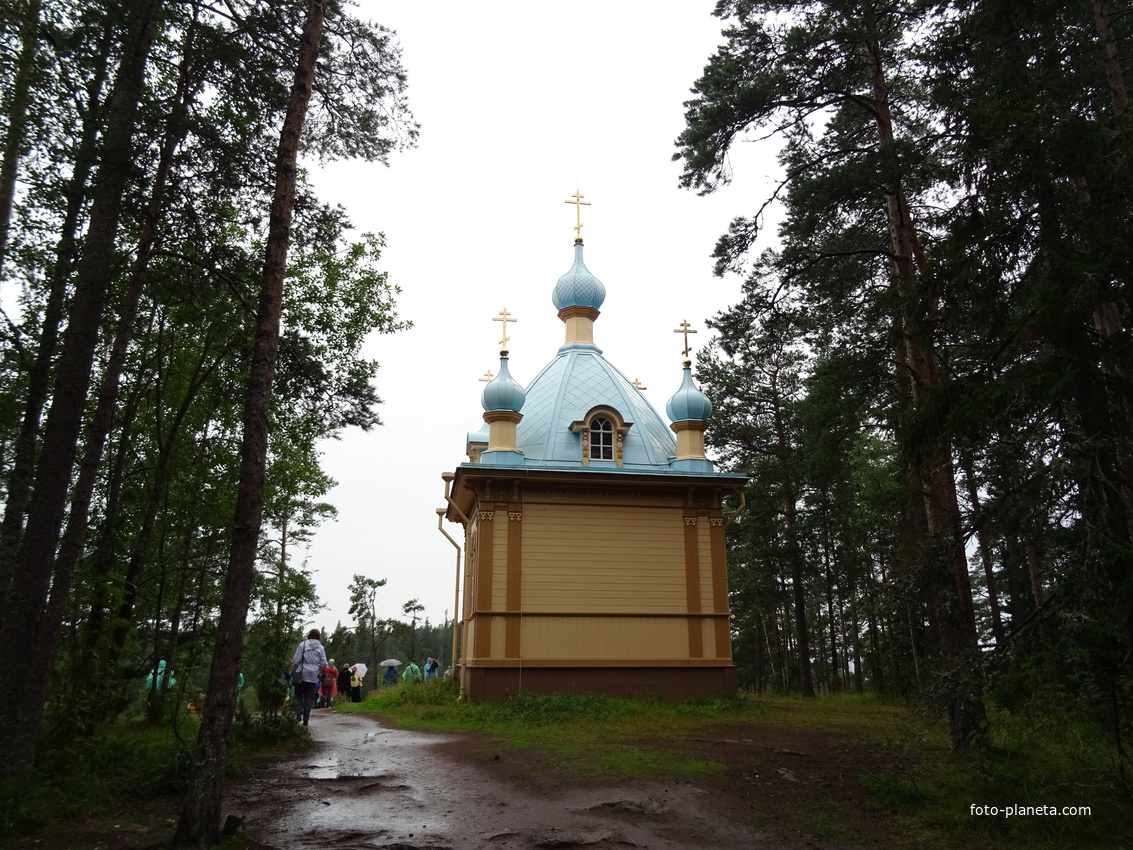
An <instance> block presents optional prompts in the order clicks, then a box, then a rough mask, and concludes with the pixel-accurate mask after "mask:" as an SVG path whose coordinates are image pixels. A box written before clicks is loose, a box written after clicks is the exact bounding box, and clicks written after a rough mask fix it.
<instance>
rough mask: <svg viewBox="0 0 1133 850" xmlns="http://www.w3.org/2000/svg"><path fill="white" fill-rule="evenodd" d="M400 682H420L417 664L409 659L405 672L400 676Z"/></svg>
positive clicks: (419, 669) (419, 671) (419, 670)
mask: <svg viewBox="0 0 1133 850" xmlns="http://www.w3.org/2000/svg"><path fill="white" fill-rule="evenodd" d="M401 681H403V682H420V681H421V668H420V667H418V666H417V662H416V661H415V660H414V659H412V658H410V659H409V666H408V667H406V668H405V672H404V673H402V674H401Z"/></svg>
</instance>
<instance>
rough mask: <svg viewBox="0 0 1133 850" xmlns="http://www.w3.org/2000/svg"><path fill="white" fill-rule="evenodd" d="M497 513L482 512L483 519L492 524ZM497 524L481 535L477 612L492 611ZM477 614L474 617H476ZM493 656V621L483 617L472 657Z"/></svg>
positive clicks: (475, 577) (476, 575) (475, 633)
mask: <svg viewBox="0 0 1133 850" xmlns="http://www.w3.org/2000/svg"><path fill="white" fill-rule="evenodd" d="M494 513H495V511H480V517H481V519H484V515H485V514H487V519H486V521H487V522H491V520H492V515H493V514H494ZM495 531H496V529H495V524H494V523H493V525H492V527H491V528H487V527H485V528H484V530H483V532H482V533H481V534H480V545H479V548H478V551H477V558H476V571H475V573H473V580H472V583H473V590H472V594H473V599H474V600H475V601H474V607H475V612H490V611H491V609H492V572H493V563H494V560H495V548H496V534H495ZM475 612H474V613H473V617H475V616H476V614H475ZM491 654H492V619H491V618H490V617H483V618H479V619H477V620H476V625H475V629H474V631H473V646H472V655H473V656H474V657H479V658H484V657H487V656H489V655H491Z"/></svg>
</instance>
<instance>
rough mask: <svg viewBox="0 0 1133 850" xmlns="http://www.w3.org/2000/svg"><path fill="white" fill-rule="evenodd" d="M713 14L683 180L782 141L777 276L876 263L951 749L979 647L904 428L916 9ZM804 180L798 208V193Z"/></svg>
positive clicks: (930, 455)
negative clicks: (768, 141)
mask: <svg viewBox="0 0 1133 850" xmlns="http://www.w3.org/2000/svg"><path fill="white" fill-rule="evenodd" d="M716 14H717V15H718V16H719V17H722V18H734V19H735V22H736V23H735V25H734V26H732V27H729V28H728V29H727V30H725V33H724V35H725V38H726V43H725V45H724V46H723V47H722V48H721V49H720V50H719V52H718V53H717V54H716V55H715V56H714V57H712V58H711V59H710V61H709V64H708V66H707V67H706V69H705V72H704V75H703V76H702V77H701V79H700V80H699V81H698V82H697V85H696V87H695V88H694V89H693V92H694V94H695V95H696V97H695V98H694V99H693V100H691V101H689V102H688V103H687V104H686V107H687V111H686V124H687V126H686V129H685V131H684V132H683V133H682V134H681V136H680V138H679V139H678V142H677V146H678V153H677V154H675V158H676V159H682V160H684V172H683V175H682V178H681V182H682V185H684V186H686V187H689V188H697V189H700V190H701V191H703V192H709V191H712V190H713V189H714V188H715V187H716V186H718V185H719V184H720V183H722V182H725V181H726V180H727V179H728V172H727V154H728V151H729V149H730V147H731V145H732V144H733V143H734V142H735V140H736V139H738V138H742V137H744V136H745V135H746V134H753V133H760V134H765V133H779V134H781V135H783V136H784V138H785V139H786V141H787V147H786V149H785V151H784V157H783V159H784V162H785V164H786V166H787V174H788V177H787V182H788V183H789V190H788V195H789V199H788V207H789V209H792V210H796V211H797V213H796V215H795V216H794V220H793V221H788V223H787V224H786V225H785V226H784V231H783V232H784V236H785V238H786V239H787V240H788V242H787V245H786V246H785V248H784V251H783V255H782V259H781V261H780V268H781V269H782V273H783V275H784V277H785V278H786V279H787V280H788V282H791V283H793V284H794V285H801V286H803V287H806V286H808V285H811V286H814V285H817V282H818V277H819V275H818V273H817V272H815V269H816V267H819V266H826V269H825V274H826V275H829V273H830V271H829V269H830V267H831V266H835V265H837V264H839V262H840V261H845V260H847V259H848V258H857V259H863V260H872V261H873V262H874V264H875V265H874V266H873V268H866V269H861V270H859V271H865V272H866V273H867V275H868V276H871V277H873V278H875V279H876V278H877V277H879V276H882V275H883V276H884V278H885V280H886V282H887V285H888V291H887V293H886V299H887V302H888V305H889V308H890V310H891V320H892V322H893V327H894V328H895V334H894V336H895V339H894V340H893V345H894V350H895V351H896V357H895V358H894V360H895V362H896V365H897V371H896V373H895V375H894V379H895V380H896V381H898V382H899V392H900V395H901V397H902V398H903V399H904V401H903V407H904V411H903V412H902V415H901V417H900V419H899V420H898V422H899V423H900V425H901V427H900V428H898V431H897V433H898V435H899V436H900V437H901V438H902V441H903V443H904V446H905V452H906V456H907V458H908V468H907V476H908V481H909V486H910V488H911V490H912V492H913V493H915V494H916V496H917V497H918V498H919V500H920V503H921V504H920V505H919V507H918V509H917V511H916V513H914V514H910V527H909V530H908V533H907V534H906V539H907V540H908V541H909V543H910V544H911V545H910V550H909V551H908V552H906V553H905V556H904V559H905V562H906V563H907V564H908V565H909V568H910V569H911V570H913V572H914V576H913V577H914V581H915V583H916V585H917V587H918V591H919V596H920V598H921V600H922V604H923V605H924V607H925V612H926V614H927V616H928V618H929V622H930V623H931V626H932V629H933V632H934V634H935V635H936V641H935V643H936V651H937V659H938V665H939V677H938V683H939V685H940V690H939V693H938V701H939V703H940V704H941V707H942V708H944V709H945V710H946V711H947V713H948V716H949V721H950V727H951V731H952V743H953V746H954V747H956V748H957V749H961V748H964V747H966V746H968V745H969V744H970V743H972V742H973V741H977V742H978V741H982V740H985V738H986V715H985V713H984V710H983V705H982V702H981V700H980V683H979V680H978V677H976V676H973V675H972V673H973V672H975V671H978V670H979V665H978V664H977V663H976V653H977V640H976V631H975V618H974V612H973V608H972V595H971V586H970V579H969V576H968V572H967V558H966V554H965V550H964V541H963V535H962V530H961V517H960V514H959V505H958V500H957V497H956V483H955V474H954V469H953V465H952V458H951V447H950V443H949V440H948V438H947V435H946V434H940V433H935V434H932V433H930V432H928V431H925V430H924V429H918V428H917V422H918V420H922V419H925V418H931V417H932V416H934V415H935V410H936V407H935V405H936V402H935V396H936V395H938V390H937V388H938V387H939V386H940V385H941V384H942V382H943V376H942V373H941V369H940V364H939V353H938V349H937V346H938V341H937V338H936V337H937V331H936V323H937V321H938V311H939V300H938V296H937V295H936V294H935V292H934V290H933V281H932V279H931V277H929V276H928V274H927V271H928V268H927V263H926V257H925V252H924V249H923V247H922V245H921V237H920V234H919V232H918V229H917V223H916V221H915V220H914V217H913V213H912V204H911V203H910V194H909V193H910V187H913V188H914V189H915V188H916V187H918V186H921V187H923V186H926V185H931V181H932V174H931V169H930V168H929V167H928V165H927V164H928V162H929V160H928V158H927V156H926V154H927V153H928V150H927V149H925V148H924V146H923V145H921V147H920V148H918V144H919V143H920V136H919V135H918V134H919V133H920V132H921V131H922V130H923V126H924V125H923V121H922V120H921V119H920V118H919V117H918V102H919V100H918V99H923V96H922V95H921V94H920V93H919V92H918V91H917V88H916V84H915V82H914V79H915V76H916V75H915V74H914V73H910V71H909V70H908V69H907V68H905V67H903V66H902V62H901V55H902V53H903V52H904V50H905V49H906V47H907V46H908V44H909V43H910V42H911V40H912V35H911V33H910V32H909V30H910V28H911V27H912V26H913V25H914V24H915V22H916V20H917V19H916V17H915V9H914V8H913V7H912V5H911V4H906V3H898V4H890V5H887V6H885V7H884V8H882V7H879V6H877V5H876V4H875V3H873V2H872V1H871V0H863V2H855V3H849V4H844V3H826V2H776V0H771V2H728V0H721V2H719V3H718V4H717V7H716ZM894 93H897V94H898V95H900V96H903V98H904V99H903V101H902V102H901V104H900V106H901V109H902V113H903V115H904V116H906V119H907V123H908V125H909V126H908V127H907V129H906V130H905V132H904V133H903V134H902V133H899V132H898V127H897V125H896V122H895V119H894V109H895V106H894V102H893V96H894ZM816 119H819V120H816ZM821 122H825V127H824V128H822V130H823V131H822V135H821V137H820V138H818V139H814V138H813V137H812V132H813V131H812V127H814V126H816V125H818V126H820V127H821ZM804 175H808V179H806V180H804V179H803V176H804ZM803 183H806V184H808V186H809V188H810V191H811V193H812V194H811V196H810V197H809V198H806V197H805V196H804V195H803V194H802V193H801V192H800V186H801V185H802V184H803ZM816 189H817V190H818V191H819V192H823V193H825V200H826V202H827V206H826V208H822V207H820V206H819V205H818V204H817V203H816V201H818V197H816V194H815V190H816ZM877 198H880V199H881V202H882V203H881V204H880V205H878V204H877V201H876V200H875V199H877ZM833 199H836V201H835V203H834V204H833V205H831V203H830V202H831V200H833ZM819 203H821V202H819ZM819 221H821V223H820V224H818V226H817V227H816V226H815V224H816V223H817V222H819ZM757 230H758V220H757V219H755V220H747V219H739V220H737V221H736V222H734V223H733V225H732V228H731V230H730V232H729V234H727V235H726V236H725V237H724V238H722V239H721V241H720V243H719V245H718V246H717V257H718V259H719V262H720V266H718V267H729V266H731V267H735V265H736V263H737V262H738V261H739V260H740V259H741V258H742V256H743V254H744V252H746V250H747V249H748V248H749V247H750V245H751V244H752V241H753V240H754V238H755V234H756V232H757ZM882 240H884V241H882ZM882 263H883V264H884V265H883V266H882V265H877V264H882ZM842 265H845V263H844V262H842ZM859 279H860V278H859ZM867 280H868V277H867ZM831 318H833V317H831ZM828 321H829V320H828Z"/></svg>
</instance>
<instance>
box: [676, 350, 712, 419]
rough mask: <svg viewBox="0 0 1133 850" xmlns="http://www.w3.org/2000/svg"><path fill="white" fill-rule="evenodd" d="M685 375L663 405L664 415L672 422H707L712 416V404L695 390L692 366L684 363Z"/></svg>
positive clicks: (686, 362)
mask: <svg viewBox="0 0 1133 850" xmlns="http://www.w3.org/2000/svg"><path fill="white" fill-rule="evenodd" d="M685 364H686V365H685V374H684V378H683V380H682V381H681V388H680V389H679V390H677V391H676V393H674V394H673V397H672V398H671V399H669V403H668V404H666V405H665V413H666V414H668V417H669V419H670V420H671V421H673V422H684V421H686V420H689V419H699V420H700V421H701V422H707V421H708V417H709V416H711V415H712V402H711V401H709V400H708V396H706V395H705V394H704V393H702V392H701V391H700V390H699V389H697V386H696V383H695V382H694V381H693V380H692V365H691V364H689V362H688V361H687V360H686V361H685Z"/></svg>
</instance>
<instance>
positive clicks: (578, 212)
mask: <svg viewBox="0 0 1133 850" xmlns="http://www.w3.org/2000/svg"><path fill="white" fill-rule="evenodd" d="M570 197H571V198H574V200H573V201H572V200H571V199H570V198H567V199H566V200H565V201H564V202H563V203H566V204H574V241H575V242H581V241H582V208H583V207H584V206H586V207H588V206H590V201H584V200H582V199H583V198H585V197H586V196H585V195H582V194H580V193H579V191H578V190H577V189H575V191H574V194H573V195H571V196H570Z"/></svg>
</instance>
